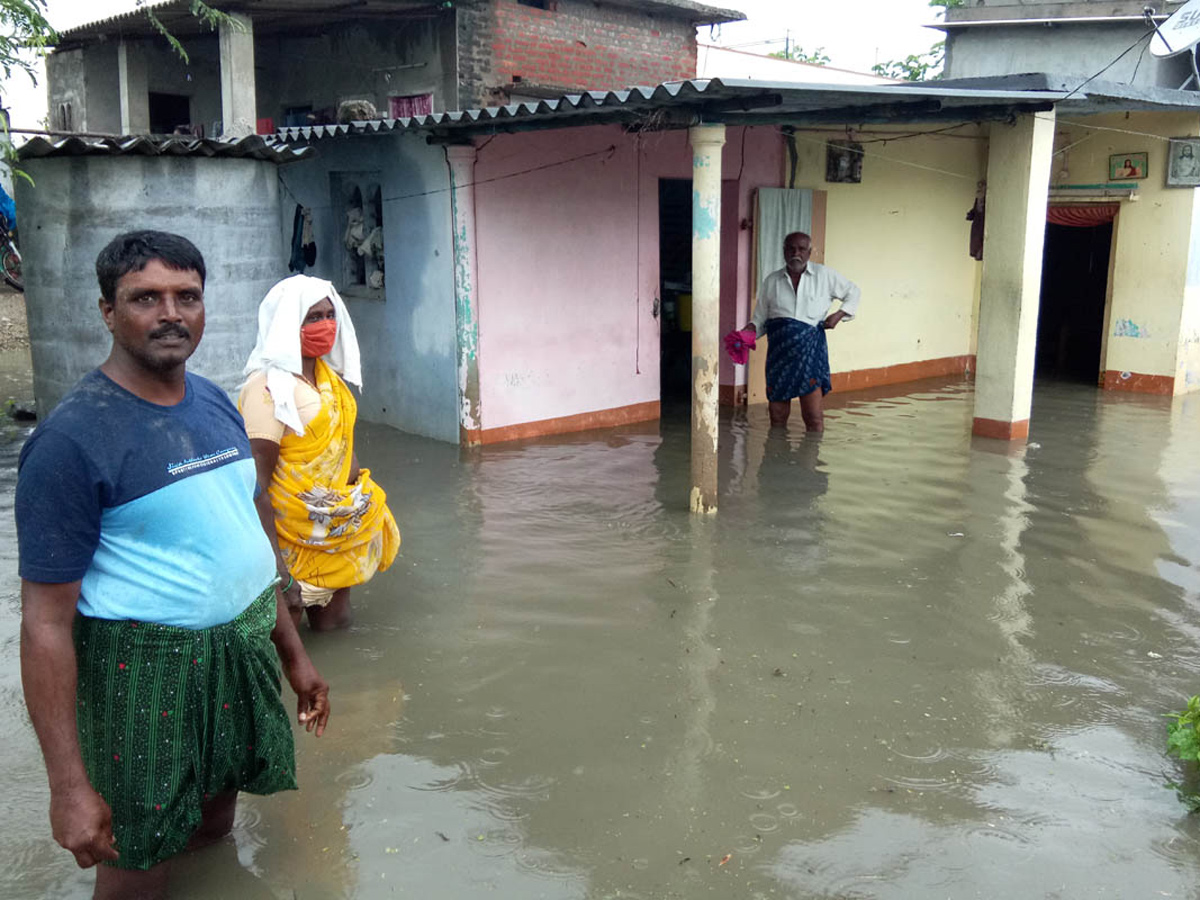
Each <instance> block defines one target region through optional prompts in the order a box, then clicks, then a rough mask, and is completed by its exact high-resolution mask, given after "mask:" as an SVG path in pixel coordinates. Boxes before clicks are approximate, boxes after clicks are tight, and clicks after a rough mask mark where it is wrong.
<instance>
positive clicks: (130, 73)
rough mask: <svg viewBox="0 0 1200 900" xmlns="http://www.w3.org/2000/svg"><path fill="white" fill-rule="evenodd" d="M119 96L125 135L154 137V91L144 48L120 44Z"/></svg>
mask: <svg viewBox="0 0 1200 900" xmlns="http://www.w3.org/2000/svg"><path fill="white" fill-rule="evenodd" d="M117 92H118V95H119V98H120V100H119V102H120V105H121V134H149V133H150V88H149V82H148V81H147V79H146V57H145V55H144V54H143V53H142V47H141V44H131V43H128V42H127V41H121V42H120V43H119V44H117Z"/></svg>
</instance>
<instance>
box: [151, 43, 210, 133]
mask: <svg viewBox="0 0 1200 900" xmlns="http://www.w3.org/2000/svg"><path fill="white" fill-rule="evenodd" d="M184 48H185V49H186V50H187V54H188V61H187V62H186V63H185V62H184V61H183V59H182V58H181V57H180V56H179V54H178V53H176V52H175V51H174V50H172V49H171V48H170V46H168V45H167V44H166V43H164V42H163V41H158V40H156V41H146V42H144V43H143V52H144V53H145V55H146V85H147V89H148V90H149V91H151V92H153V93H159V94H182V95H183V96H185V97H190V98H191V114H192V124H195V125H203V126H204V136H205V137H220V135H218V134H214V133H213V131H212V126H213V123H214V122H217V121H220V119H221V52H220V47H219V45H218V40H217V36H216V35H215V34H213V35H206V36H204V37H197V38H190V39H189V40H187V41H186V42H185V43H184Z"/></svg>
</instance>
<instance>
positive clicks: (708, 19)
mask: <svg viewBox="0 0 1200 900" xmlns="http://www.w3.org/2000/svg"><path fill="white" fill-rule="evenodd" d="M130 2H131V3H132V2H133V0H130ZM610 2H612V3H613V4H615V5H617V6H624V7H628V8H632V9H636V10H638V11H639V12H645V13H650V14H657V15H660V16H666V17H670V18H673V19H686V20H687V21H689V22H691V23H692V24H695V25H698V26H699V25H720V24H723V23H725V22H739V21H741V20H743V19H745V18H746V17H745V15H744V14H742V13H740V12H738V11H737V10H736V9H723V8H720V7H716V6H708V5H707V4H704V3H698V2H696V0H610ZM217 5H218V6H220V7H221V8H224V9H226V10H227V11H229V12H237V13H240V14H242V15H248V16H250V17H251V18H253V19H254V20H255V31H256V32H258V31H260V30H261V26H262V25H263V23H266V22H271V23H275V24H278V25H281V26H283V27H284V28H286V26H287V25H288V23H289V22H292V23H296V22H297V21H298V20H297V18H296V17H298V16H303V17H305V22H324V23H325V24H329V23H330V22H333V21H342V20H348V19H354V18H356V17H362V16H370V17H372V18H378V17H380V16H389V15H394V16H396V17H397V18H401V17H403V16H404V15H405V14H406V13H407V14H411V13H413V12H424V13H426V14H428V13H429V12H431V11H432V12H436V11H438V10H440V9H441V8H442V4H441V3H439V2H434V0H355V2H352V3H345V2H336V0H335V2H330V0H239V2H238V3H237V4H236V6H234V5H231V4H225V3H218V4H217ZM146 10H153V11H154V13H155V14H156V15H157V16H159V18H163V20H164V22H168V26H169V27H170V29H171V31H172V32H173V33H174V34H175V35H176V36H183V35H189V34H195V33H208V32H209V27H208V26H207V25H205V24H204V23H203V22H201V21H200V20H199V19H197V18H196V17H195V16H193V15H192V13H191V2H190V0H149V2H146V3H144V4H141V5H139V6H138V7H137V8H136V9H131V10H129V11H128V12H124V13H118V14H117V15H114V16H108V17H107V18H103V19H97V20H96V21H93V22H85V23H84V24H81V25H75V26H72V27H71V28H66V29H63V30H62V31H60V32H59V35H58V36H59V44H60V46H61V45H70V44H74V43H78V42H84V43H86V42H88V41H94V40H98V39H100V38H101V36H108V35H111V34H113V33H132V34H144V35H149V34H154V33H156V31H155V28H154V26H153V25H152V24H151V23H150V21H149V19H148V18H147V16H146ZM168 20H169V21H168ZM299 24H304V22H300V23H299Z"/></svg>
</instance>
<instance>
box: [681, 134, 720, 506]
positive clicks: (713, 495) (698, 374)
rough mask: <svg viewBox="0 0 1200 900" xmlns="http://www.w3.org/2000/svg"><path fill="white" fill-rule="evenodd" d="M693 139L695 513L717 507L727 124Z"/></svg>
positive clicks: (696, 135)
mask: <svg viewBox="0 0 1200 900" xmlns="http://www.w3.org/2000/svg"><path fill="white" fill-rule="evenodd" d="M688 138H689V140H690V141H691V144H692V492H691V498H690V503H689V505H690V506H691V510H692V512H694V513H702V514H709V513H715V512H716V511H717V403H718V390H719V385H718V382H719V380H720V379H719V373H720V363H721V360H720V345H721V335H720V326H719V315H720V305H721V304H720V300H721V147H722V146H723V145H724V144H725V126H724V125H697V126H694V127H692V128H690V129H689V130H688Z"/></svg>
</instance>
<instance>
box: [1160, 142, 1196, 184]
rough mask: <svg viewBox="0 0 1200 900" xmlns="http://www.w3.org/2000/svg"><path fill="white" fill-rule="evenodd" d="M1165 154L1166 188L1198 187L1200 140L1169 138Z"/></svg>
mask: <svg viewBox="0 0 1200 900" xmlns="http://www.w3.org/2000/svg"><path fill="white" fill-rule="evenodd" d="M1169 147H1170V149H1169V150H1168V152H1167V187H1196V186H1198V185H1200V138H1195V137H1182V138H1171V141H1170V145H1169Z"/></svg>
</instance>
